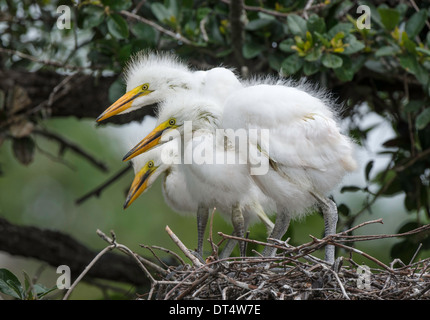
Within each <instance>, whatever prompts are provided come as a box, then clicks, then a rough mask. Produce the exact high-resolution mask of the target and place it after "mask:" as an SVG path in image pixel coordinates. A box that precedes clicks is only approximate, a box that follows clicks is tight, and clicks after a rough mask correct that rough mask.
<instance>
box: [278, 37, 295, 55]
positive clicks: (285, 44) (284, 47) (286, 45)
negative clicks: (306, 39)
mask: <svg viewBox="0 0 430 320" xmlns="http://www.w3.org/2000/svg"><path fill="white" fill-rule="evenodd" d="M295 44H296V43H295V42H294V39H291V38H290V39H286V40H284V41H282V42H281V43H280V44H279V49H280V50H281V51H283V52H295V51H296V50H294V49H291V46H293V45H295Z"/></svg>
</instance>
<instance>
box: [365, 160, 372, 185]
mask: <svg viewBox="0 0 430 320" xmlns="http://www.w3.org/2000/svg"><path fill="white" fill-rule="evenodd" d="M373 164H374V161H373V160H370V161H369V162H368V163H367V165H366V169H365V170H364V172H365V178H366V181H369V177H370V171H372V168H373Z"/></svg>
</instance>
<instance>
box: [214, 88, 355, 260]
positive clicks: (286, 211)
mask: <svg viewBox="0 0 430 320" xmlns="http://www.w3.org/2000/svg"><path fill="white" fill-rule="evenodd" d="M307 91H308V92H309V93H308V92H307ZM332 105H333V102H332V101H330V100H329V99H328V98H326V97H324V95H323V94H320V93H318V92H314V91H313V90H312V89H310V88H309V87H307V86H302V87H300V86H298V87H290V86H285V85H267V84H265V85H255V86H251V87H247V88H244V89H242V90H240V91H238V92H236V93H233V94H231V95H230V96H229V97H228V99H227V100H226V102H225V109H224V116H223V123H222V127H226V128H232V129H235V130H236V129H240V128H242V129H245V130H249V129H258V130H261V129H268V130H269V135H268V139H266V140H263V139H260V140H258V141H257V140H256V141H254V143H253V145H252V144H250V151H249V157H250V158H249V159H248V160H249V161H248V163H250V164H251V163H252V162H253V159H252V156H253V155H256V154H259V155H263V156H265V157H266V158H267V161H268V163H269V167H270V169H269V171H268V172H267V174H264V175H252V178H253V180H254V181H255V182H256V183H257V185H258V186H259V187H260V188H261V190H262V191H263V192H264V193H265V194H266V195H267V196H269V197H270V198H272V199H273V200H274V201H275V202H276V206H277V217H276V221H275V227H274V229H273V232H272V235H271V238H275V239H281V237H282V236H283V235H284V234H285V232H286V231H287V229H288V226H289V223H290V220H291V219H297V218H300V217H303V216H305V215H306V214H308V213H310V212H312V209H313V207H315V206H316V205H320V206H321V208H322V211H323V215H324V220H325V234H326V235H329V234H333V233H335V232H336V223H337V218H338V216H337V208H336V205H335V203H334V202H333V201H331V200H330V199H328V198H327V196H328V194H329V193H330V192H331V191H332V190H333V188H334V187H336V185H338V184H339V183H340V181H341V180H342V178H343V177H344V176H345V174H347V172H350V171H353V170H355V168H356V161H355V160H354V157H353V144H352V142H351V141H350V139H348V138H347V137H346V136H344V135H342V134H341V133H340V129H339V126H338V124H337V122H336V116H335V113H334V110H332ZM250 167H252V165H250ZM275 251H276V249H274V248H270V247H266V248H265V250H264V251H263V255H266V256H271V255H274V254H275ZM325 259H326V260H327V261H328V262H331V263H332V262H334V247H333V246H327V247H326V257H325Z"/></svg>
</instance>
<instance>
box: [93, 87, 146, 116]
mask: <svg viewBox="0 0 430 320" xmlns="http://www.w3.org/2000/svg"><path fill="white" fill-rule="evenodd" d="M151 92H152V91H151V90H148V89H143V88H142V86H138V87H136V88H134V89H132V90H130V91H129V92H127V93H126V94H124V95H123V96H122V97H121V98H119V99H118V100H116V101H115V102H114V103H113V104H112V105H111V106H110V107H109V108H107V109H106V110H105V111H104V112H103V113H102V114H101V115H99V116H98V118H97V119H96V121H97V122H100V121H103V120H105V119H107V118H110V117H112V116H114V115H117V114H118V113H120V112H122V111H124V110H127V109H128V108H130V107H131V104H132V103H133V101H134V99H136V98H137V97H140V96H146V95H147V94H149V93H151Z"/></svg>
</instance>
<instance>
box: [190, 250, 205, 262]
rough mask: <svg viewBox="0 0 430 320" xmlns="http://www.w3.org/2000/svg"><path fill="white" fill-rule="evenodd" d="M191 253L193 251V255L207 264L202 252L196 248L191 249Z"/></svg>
mask: <svg viewBox="0 0 430 320" xmlns="http://www.w3.org/2000/svg"><path fill="white" fill-rule="evenodd" d="M190 253H191V254H192V255H193V256H195V257H196V258H197V259H199V261H200V262H201V263H203V264H206V261H205V259H203V256H202V255H201V254H200V253H198V252H197V251H194V250H190Z"/></svg>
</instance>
